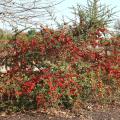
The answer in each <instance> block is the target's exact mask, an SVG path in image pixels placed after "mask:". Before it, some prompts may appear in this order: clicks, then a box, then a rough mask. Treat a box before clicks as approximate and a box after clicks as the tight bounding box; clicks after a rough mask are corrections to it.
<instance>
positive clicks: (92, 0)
mask: <svg viewBox="0 0 120 120" xmlns="http://www.w3.org/2000/svg"><path fill="white" fill-rule="evenodd" d="M113 9H114V8H112V9H109V7H108V6H106V5H102V4H101V3H100V0H87V6H81V5H80V4H77V6H75V7H72V10H73V14H74V15H75V18H76V19H77V20H76V19H75V20H73V21H74V26H76V27H75V28H76V30H75V32H76V35H78V36H80V38H82V39H87V35H88V33H89V32H90V31H92V32H93V31H95V30H96V29H97V28H104V27H107V26H108V25H109V23H110V22H111V21H112V20H113V15H114V14H115V12H113Z"/></svg>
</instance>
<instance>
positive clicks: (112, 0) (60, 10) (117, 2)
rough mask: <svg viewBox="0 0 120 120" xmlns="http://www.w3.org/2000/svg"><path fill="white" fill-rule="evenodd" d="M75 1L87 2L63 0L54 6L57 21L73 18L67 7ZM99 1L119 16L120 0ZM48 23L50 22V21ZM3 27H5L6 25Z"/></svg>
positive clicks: (82, 2)
mask: <svg viewBox="0 0 120 120" xmlns="http://www.w3.org/2000/svg"><path fill="white" fill-rule="evenodd" d="M15 1H20V0H15ZM27 1H29V0H27ZM48 1H49V0H48ZM54 1H55V0H54ZM58 1H60V0H58ZM77 3H79V4H81V5H85V4H86V3H87V0H65V1H64V2H62V3H61V4H59V5H57V6H55V9H54V11H55V12H56V14H55V16H56V17H57V21H61V20H63V16H64V19H65V20H66V22H68V19H67V18H70V19H71V18H73V15H72V13H71V11H72V10H71V9H70V8H69V7H72V6H75V5H76V4H77ZM100 3H101V4H106V5H109V7H110V8H113V7H115V9H114V11H119V12H118V13H117V14H116V15H117V16H116V18H120V0H100ZM48 24H50V22H49V23H48ZM4 27H5V28H6V26H4Z"/></svg>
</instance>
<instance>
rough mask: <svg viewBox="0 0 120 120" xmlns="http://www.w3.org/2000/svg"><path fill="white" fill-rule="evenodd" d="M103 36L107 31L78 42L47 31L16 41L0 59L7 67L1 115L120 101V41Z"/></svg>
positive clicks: (1, 83) (0, 91)
mask: <svg viewBox="0 0 120 120" xmlns="http://www.w3.org/2000/svg"><path fill="white" fill-rule="evenodd" d="M101 32H102V33H105V32H106V29H103V28H99V29H97V30H96V31H95V32H94V33H88V36H89V39H88V40H86V41H82V40H78V41H77V42H76V38H74V36H71V35H70V34H69V33H68V34H66V33H65V32H64V30H61V31H54V30H51V29H48V28H47V29H44V30H43V33H42V34H38V33H37V34H36V35H34V37H32V38H30V39H29V40H22V39H20V38H17V39H16V40H10V41H9V43H7V46H5V47H4V51H5V53H6V54H4V55H0V60H1V63H0V65H1V66H4V65H5V67H6V69H7V70H6V71H4V72H1V73H0V111H5V110H8V111H21V110H23V111H24V110H31V109H39V108H44V109H47V108H51V107H54V108H65V109H66V108H67V109H73V108H74V107H75V106H76V107H77V106H78V103H80V107H84V105H85V104H86V102H90V101H91V102H92V101H94V102H99V103H112V102H113V101H114V100H116V99H119V92H120V89H119V87H120V39H119V38H116V37H111V38H105V37H102V36H101V35H100V33H101ZM114 96H115V97H114ZM117 97H118V98H117ZM76 107H75V108H76Z"/></svg>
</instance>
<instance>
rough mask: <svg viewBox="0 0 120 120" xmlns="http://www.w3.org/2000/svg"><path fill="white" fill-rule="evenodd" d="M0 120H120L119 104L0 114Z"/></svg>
mask: <svg viewBox="0 0 120 120" xmlns="http://www.w3.org/2000/svg"><path fill="white" fill-rule="evenodd" d="M0 120H120V104H113V105H98V104H94V105H93V104H89V105H88V106H87V108H81V109H79V110H73V111H70V110H56V109H54V108H51V109H48V110H46V111H42V112H40V111H37V112H36V111H27V112H24V113H23V112H19V113H14V114H9V115H7V114H6V113H4V112H3V113H1V116H0Z"/></svg>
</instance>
